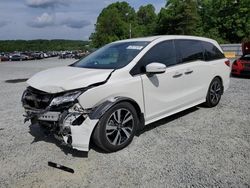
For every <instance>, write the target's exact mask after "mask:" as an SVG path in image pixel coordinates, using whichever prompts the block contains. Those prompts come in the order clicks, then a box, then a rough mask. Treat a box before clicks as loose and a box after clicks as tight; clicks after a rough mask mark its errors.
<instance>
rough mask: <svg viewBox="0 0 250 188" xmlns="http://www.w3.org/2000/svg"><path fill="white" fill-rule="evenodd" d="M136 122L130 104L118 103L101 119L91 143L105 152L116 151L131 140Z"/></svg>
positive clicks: (135, 116)
mask: <svg viewBox="0 0 250 188" xmlns="http://www.w3.org/2000/svg"><path fill="white" fill-rule="evenodd" d="M138 122H139V121H138V116H137V113H136V110H135V108H134V107H133V106H132V105H131V104H130V103H128V102H121V103H118V104H116V105H114V106H113V107H111V108H110V109H109V110H108V111H107V112H106V113H105V114H104V115H103V116H102V117H101V119H100V121H99V123H98V124H97V126H96V128H95V130H94V134H93V141H94V142H95V144H96V145H97V146H98V147H100V148H101V149H103V150H105V151H107V152H115V151H118V150H120V149H122V148H124V147H126V146H127V145H129V143H130V142H131V141H132V140H133V137H134V135H135V132H136V127H137V125H138Z"/></svg>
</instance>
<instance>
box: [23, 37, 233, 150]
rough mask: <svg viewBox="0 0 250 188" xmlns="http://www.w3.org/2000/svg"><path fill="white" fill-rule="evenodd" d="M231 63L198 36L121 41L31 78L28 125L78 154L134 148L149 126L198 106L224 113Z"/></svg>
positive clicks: (26, 93) (25, 101)
mask: <svg viewBox="0 0 250 188" xmlns="http://www.w3.org/2000/svg"><path fill="white" fill-rule="evenodd" d="M229 65H230V62H229V60H228V59H226V58H225V56H224V54H223V52H222V50H221V48H220V46H219V45H218V43H217V42H216V41H214V40H212V39H208V38H203V37H193V36H170V35H169V36H154V37H146V38H135V39H128V40H122V41H117V42H113V43H110V44H107V45H105V46H104V47H102V48H100V49H98V50H97V51H95V52H93V53H92V54H90V55H88V56H87V57H85V58H83V59H80V60H79V61H77V62H75V63H73V64H71V65H69V66H64V67H58V68H52V69H49V70H45V71H42V72H40V73H37V74H36V75H34V76H33V77H31V78H30V79H29V80H28V81H27V83H28V85H29V86H28V87H27V89H26V90H25V91H24V93H23V96H22V103H23V107H24V108H25V116H26V119H25V120H31V123H32V124H35V123H38V124H39V125H40V126H41V127H43V128H45V129H47V130H50V131H51V132H53V133H54V134H55V135H57V137H59V138H62V140H63V142H65V143H66V144H68V145H70V146H72V147H73V148H75V149H78V150H82V151H88V150H89V143H90V141H93V142H94V143H95V144H96V145H97V146H99V147H100V148H102V149H103V150H105V151H108V152H113V151H117V150H120V149H122V148H124V147H125V146H127V145H128V144H129V143H130V142H131V141H132V139H133V137H134V135H135V133H136V132H137V131H140V130H141V129H143V127H144V126H146V125H148V124H150V123H152V122H155V121H157V120H159V119H161V118H164V117H167V116H170V115H172V114H175V113H177V112H180V111H182V110H185V109H187V108H190V107H193V106H195V105H198V104H201V103H205V104H206V105H207V106H208V107H214V106H216V105H217V104H218V103H219V101H220V98H221V95H222V94H223V92H224V91H225V90H226V89H227V88H228V87H229V80H230V79H229V77H230V66H229Z"/></svg>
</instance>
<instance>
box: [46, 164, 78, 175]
mask: <svg viewBox="0 0 250 188" xmlns="http://www.w3.org/2000/svg"><path fill="white" fill-rule="evenodd" d="M48 165H49V166H51V167H54V168H58V169H60V170H64V171H66V172H70V173H72V174H73V173H74V172H75V171H74V170H73V169H72V168H69V167H66V166H63V165H60V164H57V163H54V162H51V161H49V162H48Z"/></svg>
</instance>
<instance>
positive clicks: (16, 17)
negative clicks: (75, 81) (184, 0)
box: [0, 0, 166, 40]
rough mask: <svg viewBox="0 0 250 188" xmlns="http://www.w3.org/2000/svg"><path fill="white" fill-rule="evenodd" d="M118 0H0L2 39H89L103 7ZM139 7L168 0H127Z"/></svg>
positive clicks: (157, 6)
mask: <svg viewBox="0 0 250 188" xmlns="http://www.w3.org/2000/svg"><path fill="white" fill-rule="evenodd" d="M116 1H117V0H0V40H17V39H23V40H31V39H72V40H88V39H89V36H90V34H91V33H92V32H94V24H95V23H96V19H97V17H98V15H99V14H100V12H101V11H102V9H103V8H105V7H107V6H108V5H109V4H111V3H114V2H116ZM127 2H128V3H129V4H130V5H131V6H132V7H133V8H135V10H138V9H139V7H140V6H142V5H146V4H149V3H151V4H153V5H154V7H155V8H156V12H159V10H160V8H161V7H163V6H164V5H165V3H166V0H127Z"/></svg>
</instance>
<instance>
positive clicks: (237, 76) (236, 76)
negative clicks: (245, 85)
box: [231, 74, 250, 79]
mask: <svg viewBox="0 0 250 188" xmlns="http://www.w3.org/2000/svg"><path fill="white" fill-rule="evenodd" d="M231 78H239V79H250V75H248V76H247V75H235V74H231Z"/></svg>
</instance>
